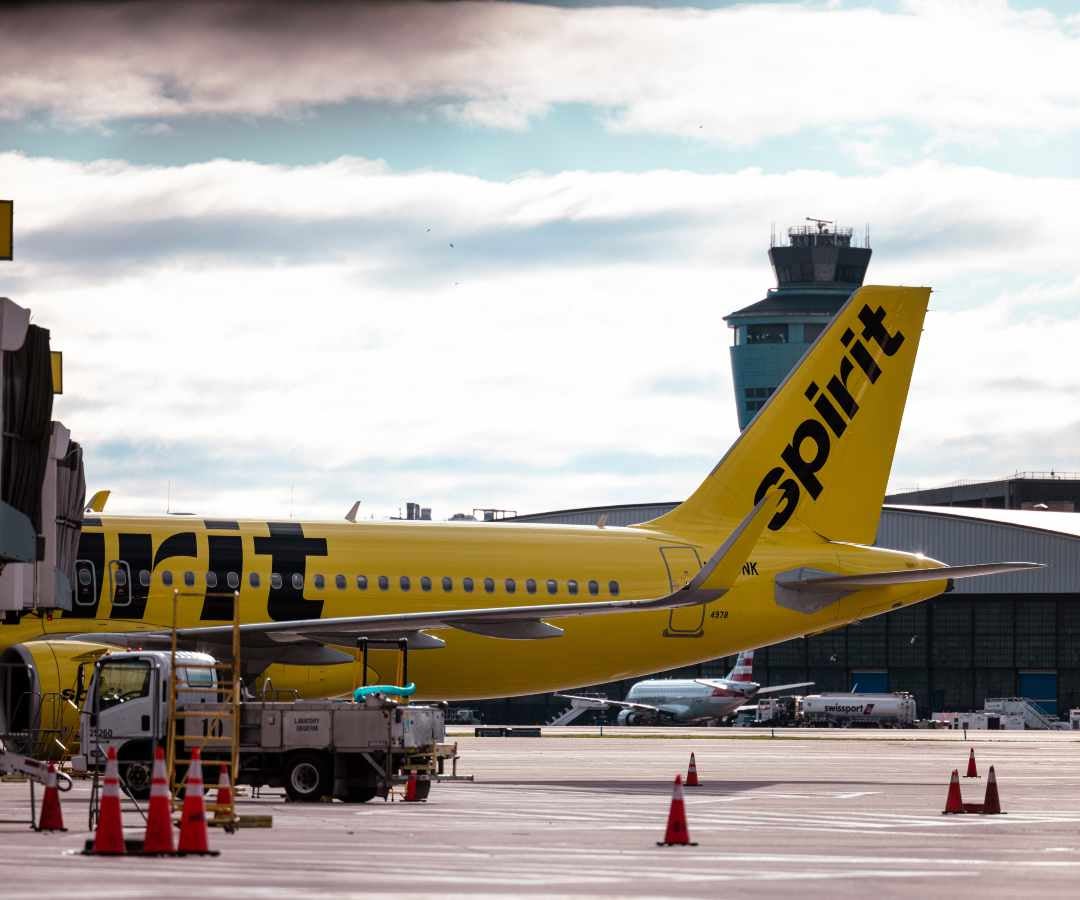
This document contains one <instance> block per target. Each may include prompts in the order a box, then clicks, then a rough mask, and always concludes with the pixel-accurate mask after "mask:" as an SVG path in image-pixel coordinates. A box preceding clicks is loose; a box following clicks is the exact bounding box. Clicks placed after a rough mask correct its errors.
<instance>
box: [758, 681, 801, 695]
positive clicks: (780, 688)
mask: <svg viewBox="0 0 1080 900" xmlns="http://www.w3.org/2000/svg"><path fill="white" fill-rule="evenodd" d="M813 686H814V682H812V681H797V682H795V683H794V684H770V685H769V686H768V687H763V688H759V689H758V692H757V693H758V696H760V695H762V694H784V693H787V692H788V691H795V690H798V689H799V688H804V687H813Z"/></svg>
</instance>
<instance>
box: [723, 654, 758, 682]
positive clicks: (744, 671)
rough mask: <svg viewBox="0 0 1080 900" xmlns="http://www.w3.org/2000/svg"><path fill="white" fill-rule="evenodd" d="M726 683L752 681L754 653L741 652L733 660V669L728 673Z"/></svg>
mask: <svg viewBox="0 0 1080 900" xmlns="http://www.w3.org/2000/svg"><path fill="white" fill-rule="evenodd" d="M727 680H728V681H753V680H754V651H753V650H743V652H742V653H740V654H739V655H738V657H737V658H736V659H735V668H734V669H732V670H731V671H730V672H729V673H728V677H727Z"/></svg>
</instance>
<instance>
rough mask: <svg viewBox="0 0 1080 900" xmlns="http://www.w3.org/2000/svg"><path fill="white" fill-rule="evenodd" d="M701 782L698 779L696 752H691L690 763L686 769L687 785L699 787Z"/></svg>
mask: <svg viewBox="0 0 1080 900" xmlns="http://www.w3.org/2000/svg"><path fill="white" fill-rule="evenodd" d="M700 784H701V782H700V781H698V780H697V762H696V761H695V760H694V754H693V753H691V754H690V765H689V767H688V768H687V770H686V783H685V786H686V787H698V785H700Z"/></svg>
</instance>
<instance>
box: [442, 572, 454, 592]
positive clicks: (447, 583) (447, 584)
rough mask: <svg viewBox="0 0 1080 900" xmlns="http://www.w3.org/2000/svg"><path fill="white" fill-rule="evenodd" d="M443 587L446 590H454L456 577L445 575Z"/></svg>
mask: <svg viewBox="0 0 1080 900" xmlns="http://www.w3.org/2000/svg"><path fill="white" fill-rule="evenodd" d="M442 589H443V590H444V591H452V590H453V589H454V579H453V578H449V577H447V576H446V575H444V576H443V580H442Z"/></svg>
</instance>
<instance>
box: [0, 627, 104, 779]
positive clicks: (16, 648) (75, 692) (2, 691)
mask: <svg viewBox="0 0 1080 900" xmlns="http://www.w3.org/2000/svg"><path fill="white" fill-rule="evenodd" d="M112 649H115V648H112V647H108V646H105V645H104V644H94V643H90V642H86V641H30V642H28V643H24V644H15V645H13V646H11V647H8V648H7V649H6V650H4V651H3V652H2V653H0V733H2V734H8V735H11V736H13V738H19V737H22V738H23V742H24V747H23V748H22V749H21V752H23V753H25V754H26V755H28V756H37V757H38V758H43V759H62V758H64V757H66V756H68V755H70V754H71V753H72V752H73V750H74V749H75V746H76V744H77V743H78V734H79V706H80V704H81V702H82V695H83V693H84V691H85V689H86V685H87V684H88V683H89V681H90V675H91V672H90V668H91V667H92V666H93V664H94V661H95V660H96V659H97V658H98V657H99V656H101V655H102V654H105V653H108V652H109V651H110V650H112Z"/></svg>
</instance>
